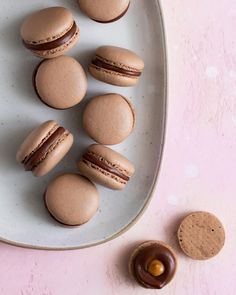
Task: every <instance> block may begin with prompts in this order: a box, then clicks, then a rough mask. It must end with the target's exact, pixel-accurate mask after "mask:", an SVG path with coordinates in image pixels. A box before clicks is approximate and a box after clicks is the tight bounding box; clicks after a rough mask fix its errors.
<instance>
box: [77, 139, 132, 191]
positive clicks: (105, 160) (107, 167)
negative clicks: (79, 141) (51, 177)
mask: <svg viewBox="0 0 236 295" xmlns="http://www.w3.org/2000/svg"><path fill="white" fill-rule="evenodd" d="M78 168H79V171H80V172H81V174H82V175H84V176H86V177H87V178H89V179H90V180H91V181H94V182H96V183H98V184H101V185H103V186H105V187H107V188H110V189H113V190H122V189H123V188H125V186H126V185H127V183H128V182H129V180H130V178H131V177H132V176H133V174H134V172H135V168H134V165H133V164H132V163H131V162H130V161H129V160H128V159H127V158H125V157H124V156H122V155H121V154H119V153H118V152H115V151H113V150H112V149H110V148H108V147H106V146H104V145H100V144H93V145H90V146H89V147H88V149H87V151H86V152H85V153H84V155H83V156H82V158H81V159H80V160H79V162H78Z"/></svg>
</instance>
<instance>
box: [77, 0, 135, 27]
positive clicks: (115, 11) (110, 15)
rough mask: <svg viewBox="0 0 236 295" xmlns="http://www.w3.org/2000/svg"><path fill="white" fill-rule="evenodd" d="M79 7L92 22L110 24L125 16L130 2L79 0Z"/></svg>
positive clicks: (128, 0) (120, 0) (126, 0)
mask: <svg viewBox="0 0 236 295" xmlns="http://www.w3.org/2000/svg"><path fill="white" fill-rule="evenodd" d="M79 6H80V9H81V10H82V11H83V12H84V13H85V14H86V15H87V16H88V17H89V18H91V19H92V20H95V21H96V22H99V23H111V22H114V21H117V20H119V19H120V18H122V17H123V16H124V15H125V14H126V12H127V11H128V9H129V6H130V0H79Z"/></svg>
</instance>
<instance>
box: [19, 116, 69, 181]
mask: <svg viewBox="0 0 236 295" xmlns="http://www.w3.org/2000/svg"><path fill="white" fill-rule="evenodd" d="M72 143H73V135H72V134H71V133H70V132H69V131H68V130H66V129H65V128H63V127H61V126H60V125H59V124H58V123H57V122H55V121H52V120H51V121H46V122H44V123H43V124H41V125H40V126H38V127H37V128H35V129H34V130H33V131H31V133H30V134H29V135H28V136H27V137H26V139H25V140H24V142H23V143H22V145H21V146H20V148H19V150H18V152H17V155H16V159H17V162H19V163H21V164H23V165H24V168H25V170H26V171H32V173H33V175H34V176H43V175H45V174H47V173H48V172H49V171H51V170H52V169H53V168H54V167H55V166H56V165H57V164H58V163H59V162H60V161H61V159H62V158H63V157H64V156H65V155H66V154H67V152H68V151H69V150H70V148H71V146H72Z"/></svg>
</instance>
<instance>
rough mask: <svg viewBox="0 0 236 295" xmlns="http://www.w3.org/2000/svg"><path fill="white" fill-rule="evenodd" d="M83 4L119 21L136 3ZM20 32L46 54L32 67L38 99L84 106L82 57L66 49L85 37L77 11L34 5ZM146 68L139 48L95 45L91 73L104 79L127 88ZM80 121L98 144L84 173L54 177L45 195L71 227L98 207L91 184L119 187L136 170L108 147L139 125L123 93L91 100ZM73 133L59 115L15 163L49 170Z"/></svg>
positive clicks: (33, 136)
mask: <svg viewBox="0 0 236 295" xmlns="http://www.w3.org/2000/svg"><path fill="white" fill-rule="evenodd" d="M78 2H79V3H78V4H79V7H80V9H81V11H82V12H83V13H84V14H86V15H87V16H88V17H89V18H90V19H92V20H94V21H96V22H99V23H110V22H114V21H117V20H118V19H120V18H121V17H123V16H124V15H125V14H126V12H127V11H128V9H129V7H130V0H96V1H94V0H85V1H84V0H80V1H78ZM20 33H21V38H22V43H23V45H24V47H25V48H26V49H28V50H29V51H30V52H31V53H32V54H33V55H35V56H36V57H40V58H42V60H41V61H40V62H39V64H38V65H37V66H36V68H35V70H34V72H33V86H34V89H35V93H36V95H37V96H38V98H39V99H40V101H41V102H43V103H44V104H45V105H46V106H48V107H50V108H54V109H58V110H65V109H70V108H72V107H74V106H76V105H78V104H79V103H80V102H81V100H82V99H83V98H84V97H85V96H86V93H87V88H88V81H87V75H86V72H85V70H84V69H83V67H82V66H81V64H80V63H79V61H77V60H76V59H74V58H72V57H70V56H66V55H64V54H65V53H66V52H68V51H69V50H70V49H71V48H72V47H74V46H75V45H76V43H77V42H78V40H79V36H80V29H79V26H78V24H77V23H76V22H75V20H74V17H73V14H72V13H71V11H70V10H68V9H67V8H64V7H49V8H45V9H42V10H39V11H36V12H34V13H33V14H31V15H29V16H28V17H26V19H25V20H24V21H23V23H22V26H21V31H20ZM143 69H144V62H143V60H142V59H141V58H140V57H139V56H138V55H137V54H136V53H134V52H133V51H131V50H128V49H125V48H121V47H116V46H108V45H106V46H100V47H99V48H97V49H96V50H95V54H94V57H93V58H92V60H91V63H90V65H89V67H88V72H89V73H90V74H91V75H92V76H93V77H94V78H95V79H97V80H99V81H102V82H104V83H108V84H111V85H116V86H120V87H129V86H134V85H136V84H137V83H138V81H139V78H140V76H141V74H142V71H143ZM82 121H83V127H84V130H85V131H86V133H87V134H88V135H89V136H90V137H91V138H92V139H93V140H94V141H95V142H96V144H92V145H91V146H89V147H88V149H87V151H86V152H85V153H84V155H83V156H82V158H81V159H80V160H79V162H78V169H79V172H80V174H71V173H64V174H63V175H60V176H58V177H56V178H55V179H54V180H53V181H52V182H51V183H50V184H49V185H48V187H47V189H46V190H45V194H44V201H45V205H46V207H47V209H48V211H49V213H50V214H51V215H52V216H53V217H54V219H56V220H57V221H59V222H61V223H63V224H65V225H80V224H83V223H85V222H87V221H88V220H89V219H90V218H91V217H92V216H93V215H94V214H95V213H96V211H97V209H98V207H99V195H98V191H97V189H96V187H95V185H94V184H93V182H95V183H98V184H101V185H103V186H105V187H107V188H110V189H114V190H121V189H123V188H125V186H126V185H127V183H128V181H129V180H130V178H131V177H132V175H133V174H134V171H135V168H134V165H133V164H132V163H131V162H130V161H129V160H128V159H127V158H126V157H124V156H123V155H121V154H119V153H118V152H116V151H114V150H112V149H111V148H109V147H107V146H106V145H115V144H118V143H121V142H122V141H124V140H125V139H126V138H127V137H128V136H129V135H130V134H131V132H132V131H133V129H134V126H135V121H136V114H135V108H134V106H133V105H132V103H131V102H130V101H129V100H128V99H127V98H126V97H125V96H124V95H122V94H119V93H105V94H103V95H100V96H96V97H93V98H91V99H90V100H89V102H88V103H87V105H86V107H85V109H84V112H83V118H82ZM73 138H74V136H73V135H72V134H71V132H70V131H69V130H67V129H66V128H64V127H62V126H60V124H59V123H57V122H56V121H54V120H48V121H46V122H43V123H42V124H40V125H39V126H38V127H37V128H35V129H34V130H32V132H31V133H30V134H29V135H28V136H27V137H26V139H25V140H24V142H23V143H22V145H21V146H20V148H19V150H18V152H17V157H16V158H17V161H18V162H19V163H21V164H23V166H24V168H25V170H26V171H31V172H32V173H33V175H34V176H44V175H46V174H47V173H48V172H50V171H51V170H52V169H53V168H54V167H55V166H56V165H57V164H58V163H59V162H60V161H61V159H62V158H63V157H64V156H65V155H66V154H67V153H68V152H69V150H70V148H71V146H72V144H73Z"/></svg>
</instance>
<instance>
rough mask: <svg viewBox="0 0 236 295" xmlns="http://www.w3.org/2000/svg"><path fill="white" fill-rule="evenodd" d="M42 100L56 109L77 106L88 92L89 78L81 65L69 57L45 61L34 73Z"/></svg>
mask: <svg viewBox="0 0 236 295" xmlns="http://www.w3.org/2000/svg"><path fill="white" fill-rule="evenodd" d="M33 85H34V89H35V92H36V94H37V95H38V97H39V98H40V100H41V101H42V102H43V103H44V104H46V105H47V106H50V107H52V108H54V109H68V108H71V107H73V106H75V105H77V104H78V103H79V102H80V101H81V100H82V99H83V98H84V96H85V94H86V91H87V77H86V74H85V72H84V70H83V68H82V66H81V65H80V63H79V62H78V61H77V60H75V59H74V58H72V57H69V56H65V55H63V56H59V57H56V58H51V59H44V60H43V61H42V62H41V63H40V64H39V65H38V66H37V67H36V69H35V71H34V73H33Z"/></svg>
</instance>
